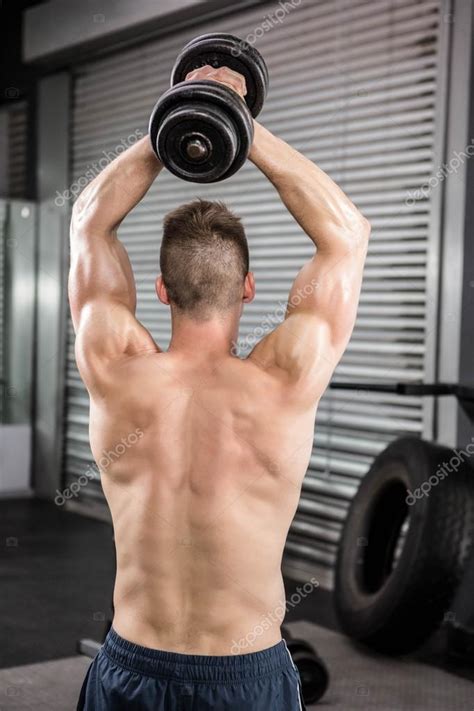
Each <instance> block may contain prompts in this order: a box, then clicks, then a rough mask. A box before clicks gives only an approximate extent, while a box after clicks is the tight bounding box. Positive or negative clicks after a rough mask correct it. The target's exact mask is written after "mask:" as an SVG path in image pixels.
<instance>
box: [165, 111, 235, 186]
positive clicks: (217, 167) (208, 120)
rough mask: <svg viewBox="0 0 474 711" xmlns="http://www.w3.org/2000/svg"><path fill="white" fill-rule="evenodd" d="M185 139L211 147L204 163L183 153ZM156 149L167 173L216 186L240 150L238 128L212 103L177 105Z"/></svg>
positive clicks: (167, 118) (171, 112)
mask: <svg viewBox="0 0 474 711" xmlns="http://www.w3.org/2000/svg"><path fill="white" fill-rule="evenodd" d="M183 138H198V140H201V142H202V143H204V144H205V145H208V146H212V149H211V150H210V152H209V155H208V156H207V158H206V159H205V160H201V161H193V160H192V159H190V158H189V157H188V156H187V155H186V153H185V151H184V150H183ZM156 143H157V150H158V155H159V157H160V160H162V161H163V162H164V163H165V164H166V167H167V168H168V170H169V171H170V172H171V173H173V174H174V175H177V176H178V177H179V178H181V179H183V180H190V181H192V182H195V183H215V182H217V181H219V180H222V178H223V176H224V175H225V174H226V172H227V171H228V169H229V168H230V167H231V166H232V165H233V163H234V161H235V158H236V155H237V151H238V148H239V138H238V135H237V133H236V130H235V126H234V124H233V122H232V121H231V119H230V118H229V117H228V115H227V114H226V112H225V111H222V110H221V109H220V108H218V107H217V106H214V105H211V104H209V103H203V104H200V103H199V102H194V103H193V108H192V113H190V111H189V105H184V106H183V105H181V104H179V105H177V106H176V107H175V108H174V109H172V110H171V111H169V112H168V113H167V114H166V115H165V117H164V118H163V121H162V122H161V124H160V128H159V130H158V135H157V141H156Z"/></svg>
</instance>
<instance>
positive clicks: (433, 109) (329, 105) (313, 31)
mask: <svg viewBox="0 0 474 711" xmlns="http://www.w3.org/2000/svg"><path fill="white" fill-rule="evenodd" d="M275 7H278V6H273V5H272V6H266V5H265V6H262V7H260V8H258V9H252V10H247V11H245V12H242V13H239V14H234V15H232V16H230V17H229V18H227V19H225V18H224V19H220V20H219V21H217V22H213V23H212V24H211V23H205V24H202V25H199V26H198V27H193V28H191V29H189V28H188V29H186V31H180V32H179V33H176V34H173V35H170V36H166V37H164V38H162V39H160V40H158V41H154V42H152V43H147V44H145V45H143V46H140V47H138V48H134V49H132V50H128V51H124V52H121V53H120V54H117V55H114V56H111V57H108V58H104V59H102V60H100V61H95V62H93V63H90V64H87V65H85V66H82V67H81V68H80V69H79V70H78V71H77V76H76V78H75V94H74V108H73V144H72V164H73V172H74V175H73V180H74V181H76V183H77V184H78V183H79V181H80V179H81V178H82V177H83V176H86V177H87V176H89V177H90V176H91V173H95V172H97V168H96V167H94V166H96V165H97V162H98V161H101V159H105V160H107V159H106V156H109V158H110V157H111V154H114V153H117V152H120V151H121V150H122V149H121V148H120V146H121V142H122V141H124V142H127V140H128V137H129V136H130V135H132V134H133V133H134V131H135V130H136V129H137V128H140V129H141V130H142V131H143V133H145V131H146V122H147V117H148V115H149V112H150V110H151V107H152V106H153V104H154V102H155V100H156V98H157V97H158V96H159V95H160V94H161V93H162V92H163V91H164V90H165V89H166V88H167V84H168V77H169V72H170V70H171V67H172V64H173V61H174V58H175V56H176V54H177V52H178V50H179V49H180V48H181V47H182V46H183V45H184V43H185V42H186V41H188V40H189V39H190V38H191V37H192V36H195V35H197V34H199V33H201V32H207V31H219V30H220V31H228V32H232V33H234V34H237V35H239V36H242V37H245V36H247V35H249V33H254V34H257V35H258V36H259V39H258V43H257V44H258V47H259V49H261V51H262V53H263V54H264V56H265V58H266V60H267V62H268V65H269V70H270V78H271V87H270V92H269V96H268V100H267V103H266V106H265V108H264V111H263V113H262V116H261V120H262V123H264V124H265V125H266V126H268V128H269V129H270V130H272V131H274V132H275V133H277V134H278V135H280V136H282V137H283V138H284V139H285V140H287V141H288V142H290V143H291V144H293V145H294V146H295V147H296V148H297V149H299V150H301V151H302V152H304V153H305V154H306V155H307V156H308V157H309V158H311V159H314V160H316V161H317V163H318V164H319V165H320V166H321V167H322V168H323V169H324V170H326V171H327V172H328V173H329V174H330V175H331V176H332V177H333V178H334V179H335V180H337V181H338V182H339V183H340V184H341V186H342V187H343V188H344V189H345V190H346V191H347V192H348V194H349V195H350V196H351V197H352V199H353V200H354V201H355V203H356V204H357V205H358V206H359V207H360V209H361V210H362V212H363V213H364V214H365V215H366V216H367V217H368V218H369V219H370V220H371V222H372V228H373V232H372V239H371V244H370V250H369V256H368V260H367V267H366V271H365V278H364V286H363V292H362V297H361V302H360V309H359V314H358V321H357V325H356V328H355V332H354V335H353V338H352V340H351V342H350V344H349V347H348V349H347V352H346V354H345V356H344V358H343V360H342V362H341V364H340V366H339V368H338V370H337V374H336V375H337V377H338V378H339V379H344V380H356V381H361V380H364V379H365V380H371V381H372V380H375V379H380V380H396V379H399V380H419V379H422V378H423V377H424V376H425V375H426V372H427V369H428V372H430V371H429V368H430V365H429V361H428V358H427V348H426V338H427V337H428V336H429V335H430V333H432V329H433V324H432V323H431V322H430V319H431V316H429V304H430V303H433V301H434V299H435V289H434V282H435V277H433V264H434V262H435V261H436V260H434V262H432V261H430V260H432V259H433V256H432V255H433V253H434V252H435V251H436V245H437V235H436V232H437V230H436V229H435V228H436V214H435V212H436V206H434V205H433V200H432V198H431V197H430V195H429V194H425V195H424V198H423V199H422V200H417V201H414V200H410V199H407V198H409V196H410V195H411V194H412V192H411V191H414V190H416V189H419V188H420V186H423V185H424V184H425V183H426V181H427V180H428V179H429V177H430V176H431V175H432V172H433V166H434V162H435V160H436V156H437V155H438V154H439V151H440V146H439V143H440V139H439V135H440V134H441V131H440V129H439V121H438V118H437V117H438V113H437V106H438V104H439V100H438V98H437V97H438V93H439V92H438V88H439V78H440V76H441V69H442V63H443V62H444V61H445V60H444V57H442V56H441V53H440V49H439V31H440V24H441V23H440V13H441V11H442V8H441V0H434V1H432V0H419V1H418V2H413V0H371V1H370V2H359V1H357V0H351V1H349V0H343V1H338V2H333V1H331V2H329V1H325V2H307V3H302V2H299V3H297V2H296V1H295V2H294V4H293V9H291V8H292V5H291V3H286V4H285V7H286V13H285V17H284V19H282V21H281V23H278V22H276V20H275V17H274V15H272V14H271V13H272V10H273V12H274V11H275ZM280 15H281V13H280ZM271 18H273V20H272V19H271ZM265 21H267V24H266V25H264V22H265ZM272 22H273V25H274V26H273V27H272V26H271V23H272ZM265 27H266V29H265ZM101 162H102V165H103V161H101ZM196 195H200V196H202V197H209V198H212V199H222V200H224V201H225V202H226V203H228V204H229V205H230V206H231V207H232V208H233V209H235V210H236V211H237V212H238V213H239V214H241V215H242V216H243V218H244V223H245V226H246V229H247V234H248V237H249V242H250V249H251V267H252V269H253V271H254V272H255V274H256V279H257V298H256V300H255V302H254V303H253V304H250V305H249V306H247V308H246V310H245V314H244V317H243V319H242V327H241V341H242V343H245V342H247V341H248V337H249V334H250V338H252V334H253V333H254V331H255V329H257V328H258V327H259V326H261V325H262V322H263V321H264V319H265V318H268V315H269V314H272V313H273V312H274V310H275V309H276V308H277V307H278V304H279V302H280V301H286V299H287V296H288V291H289V288H290V285H291V282H292V280H293V278H294V276H295V274H296V272H297V271H298V269H299V268H300V267H301V266H302V264H303V263H304V262H305V260H306V259H307V258H309V256H310V254H311V251H312V250H311V244H310V242H309V240H308V238H307V237H305V236H304V235H303V234H302V233H301V231H300V230H299V229H298V228H297V226H296V225H295V224H294V222H293V221H292V219H291V218H290V217H289V216H288V214H287V213H286V211H285V208H284V207H283V206H282V205H281V204H280V202H279V200H278V198H277V196H276V194H275V192H274V190H273V188H272V187H271V185H270V184H269V183H268V182H267V181H266V180H265V179H264V178H263V177H262V176H261V175H260V174H259V172H258V171H257V170H256V169H255V168H254V167H253V166H252V165H250V164H248V165H246V166H245V167H244V168H243V169H242V170H241V171H240V173H239V174H238V175H236V176H235V177H233V178H232V179H231V180H229V181H228V182H226V183H224V184H217V185H212V186H200V185H199V186H198V185H193V184H189V183H185V182H182V181H179V180H177V179H176V178H174V177H172V176H171V175H169V174H162V176H160V178H159V179H158V181H157V183H156V184H155V186H153V187H152V189H151V191H150V193H149V195H148V196H147V197H146V199H145V200H144V201H143V202H142V204H140V205H139V206H138V207H137V208H136V209H135V211H134V212H133V214H131V215H130V216H129V217H128V218H127V220H126V221H125V222H124V224H123V226H122V227H121V230H120V236H121V239H122V241H123V242H124V244H125V245H126V247H127V249H128V252H129V254H130V257H131V260H132V263H133V267H134V270H135V276H136V281H137V289H138V318H139V319H140V320H142V321H143V322H144V324H145V325H146V326H147V328H149V329H150V330H151V332H152V333H153V335H154V337H155V338H156V340H157V342H158V343H159V344H160V345H161V347H166V345H167V343H168V340H169V336H170V325H169V318H168V312H167V309H166V308H165V307H163V306H162V305H161V304H159V303H158V302H157V300H156V297H155V294H154V283H153V282H154V278H155V276H156V273H157V271H158V254H159V237H160V230H161V222H162V218H163V215H164V214H165V213H166V212H167V211H168V210H170V209H172V208H173V207H175V206H177V205H178V204H180V203H182V202H185V201H187V200H190V199H192V198H193V197H195V196H196ZM430 254H431V257H430V256H429V255H430ZM257 333H258V331H257ZM316 424H317V426H316V434H315V441H314V443H315V446H314V451H313V456H312V458H311V463H310V468H309V471H308V474H307V476H306V479H305V482H304V485H303V492H302V498H301V503H300V507H299V510H298V513H297V515H296V517H295V520H294V523H293V525H292V528H291V531H290V534H289V537H288V543H287V555H286V561H287V565H290V566H291V567H292V568H293V569H294V570H299V571H301V572H302V574H307V572H308V571H311V570H315V569H316V568H319V566H323V567H325V568H326V569H328V570H331V568H332V566H333V563H334V556H335V552H336V549H337V542H338V538H339V535H340V530H341V525H342V523H343V521H344V517H345V515H346V510H347V506H348V503H349V501H350V499H351V498H352V496H353V495H354V493H355V491H356V489H357V486H358V482H359V480H360V478H361V477H362V476H363V475H364V474H365V472H366V471H367V469H368V467H369V465H370V463H371V461H372V459H373V457H374V456H375V455H376V454H377V453H378V452H379V451H381V450H382V449H383V448H384V447H385V446H386V444H387V443H388V442H389V441H390V440H392V439H393V438H394V437H396V436H397V435H399V434H401V433H410V434H421V433H422V432H424V433H425V434H429V419H427V417H426V413H425V411H424V406H423V402H422V400H421V399H420V398H417V397H405V398H400V397H398V396H395V395H384V394H369V393H365V394H363V395H361V394H358V393H350V392H343V391H333V392H328V393H327V394H326V395H325V397H324V399H323V401H322V403H321V405H320V409H319V414H318V418H317V423H316ZM64 453H65V456H64V464H65V474H66V484H67V483H70V482H71V481H73V480H74V479H75V478H77V477H78V476H80V475H81V474H82V473H84V472H85V470H86V469H87V467H88V466H89V464H90V462H91V452H90V449H89V445H88V399H87V395H86V392H85V390H84V388H83V386H82V384H81V381H80V379H79V376H78V373H77V370H76V367H75V364H74V351H73V334H72V330H71V327H70V326H69V350H68V360H67V412H66V432H65V447H64ZM100 496H101V493H100V487H99V486H98V485H96V484H94V483H91V484H89V485H87V486H85V487H83V488H82V490H81V498H82V500H83V501H87V500H88V499H89V500H91V499H93V498H96V499H97V498H100Z"/></svg>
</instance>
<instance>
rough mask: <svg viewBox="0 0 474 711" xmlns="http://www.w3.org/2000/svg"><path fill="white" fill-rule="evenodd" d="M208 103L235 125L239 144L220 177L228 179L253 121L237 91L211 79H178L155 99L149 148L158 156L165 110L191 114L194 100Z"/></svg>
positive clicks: (241, 154) (248, 140) (245, 148)
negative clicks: (177, 110) (182, 109)
mask: <svg viewBox="0 0 474 711" xmlns="http://www.w3.org/2000/svg"><path fill="white" fill-rule="evenodd" d="M196 102H197V103H199V104H203V103H204V104H209V105H210V106H211V107H213V106H217V107H218V108H219V109H220V110H223V111H224V112H225V113H226V115H227V116H228V117H229V118H230V120H231V121H232V122H233V124H234V125H235V131H236V134H237V136H238V142H239V147H238V151H237V155H236V157H235V161H234V163H233V164H232V165H231V166H230V167H229V170H228V171H227V172H226V174H225V175H224V176H223V177H222V178H220V180H223V179H224V178H228V177H230V176H231V175H233V174H234V173H235V172H236V171H237V170H239V168H240V167H241V166H242V165H243V163H244V162H245V160H246V158H247V156H248V152H249V149H250V146H251V145H252V141H253V121H252V117H251V116H250V113H249V110H248V108H247V106H246V104H245V102H244V101H243V100H242V99H241V98H240V96H239V95H238V94H236V93H235V92H234V91H232V90H231V89H229V88H228V87H226V86H224V85H222V84H219V83H218V82H215V81H206V80H203V81H192V82H181V84H176V85H175V86H173V87H172V88H171V89H168V91H167V92H165V94H163V96H161V98H160V99H159V100H158V102H157V104H156V106H155V108H154V109H153V112H152V114H151V117H150V124H149V133H150V139H151V143H152V146H153V150H154V151H155V153H156V154H157V155H158V152H157V146H156V138H157V134H158V130H159V126H160V124H161V122H162V121H163V119H164V117H165V116H166V114H167V113H168V112H169V111H173V110H175V109H176V107H178V106H179V107H180V108H181V107H184V106H186V105H187V106H188V107H189V112H190V116H191V117H192V108H193V104H194V103H196Z"/></svg>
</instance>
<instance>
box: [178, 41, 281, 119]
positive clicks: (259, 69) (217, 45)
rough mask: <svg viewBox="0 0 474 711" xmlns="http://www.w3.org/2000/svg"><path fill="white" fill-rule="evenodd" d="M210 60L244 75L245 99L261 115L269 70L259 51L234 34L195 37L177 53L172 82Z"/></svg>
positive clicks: (208, 62) (254, 112) (179, 80)
mask: <svg viewBox="0 0 474 711" xmlns="http://www.w3.org/2000/svg"><path fill="white" fill-rule="evenodd" d="M207 64H209V65H210V66H213V67H221V66H227V67H229V68H230V69H233V70H234V71H236V72H239V74H242V75H243V76H244V77H245V81H246V84H247V95H246V97H245V101H246V103H247V106H248V107H249V109H250V112H251V114H252V116H254V117H255V116H258V114H259V113H260V111H261V109H262V106H263V103H264V101H265V97H266V94H267V89H268V70H267V66H266V64H265V61H264V59H263V57H262V55H261V54H260V52H258V51H257V50H256V49H255V48H254V47H251V46H250V45H249V44H247V43H246V42H242V41H241V40H240V39H239V38H238V37H234V36H233V35H227V34H220V33H211V34H207V35H202V36H201V37H196V38H195V39H194V40H192V41H191V42H189V43H188V44H187V45H186V46H185V47H184V49H183V50H182V51H181V53H180V54H179V55H178V58H177V60H176V62H175V65H174V67H173V71H172V73H171V85H172V86H174V85H175V84H177V83H180V82H182V81H184V80H185V78H186V76H187V74H188V73H189V72H191V71H193V70H194V69H198V68H199V67H203V66H205V65H207Z"/></svg>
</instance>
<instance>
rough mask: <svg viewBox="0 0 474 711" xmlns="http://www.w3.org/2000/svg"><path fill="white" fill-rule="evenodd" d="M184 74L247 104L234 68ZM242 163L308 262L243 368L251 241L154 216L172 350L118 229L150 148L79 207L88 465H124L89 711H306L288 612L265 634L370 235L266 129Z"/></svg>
mask: <svg viewBox="0 0 474 711" xmlns="http://www.w3.org/2000/svg"><path fill="white" fill-rule="evenodd" d="M188 78H189V79H190V80H193V79H199V78H205V79H214V80H216V81H220V82H222V83H224V84H227V85H229V86H230V87H232V88H233V89H234V90H235V91H237V92H238V93H239V94H240V95H241V96H244V95H245V82H244V80H243V78H242V77H241V76H240V75H238V74H235V73H234V72H232V71H231V70H228V69H226V68H221V69H217V70H216V69H212V68H211V67H204V68H202V69H200V70H198V71H196V72H193V73H191V75H189V77H188ZM250 160H251V161H252V162H253V163H254V164H255V165H256V166H257V167H258V168H259V169H260V170H261V171H262V172H263V174H264V175H265V176H266V177H267V178H268V179H269V180H270V181H271V182H272V183H273V185H274V186H275V188H276V190H277V191H278V193H279V196H280V198H281V200H282V201H283V202H284V204H285V205H286V207H287V208H288V210H289V211H290V213H291V214H292V215H293V216H294V218H295V220H296V221H297V223H298V224H299V225H300V227H301V228H302V230H304V231H305V232H306V234H307V235H308V237H309V238H310V239H311V240H312V242H313V243H314V245H315V248H317V249H315V254H314V256H313V257H312V259H311V260H310V261H309V262H308V263H307V264H306V265H305V266H303V268H302V270H301V271H300V273H299V274H298V276H297V278H296V280H295V283H294V285H293V287H292V290H291V293H290V297H289V305H288V309H287V314H286V318H285V320H284V321H283V322H282V323H281V325H279V326H278V327H277V328H276V329H275V330H274V331H273V332H272V333H270V334H268V335H267V336H266V337H265V338H264V339H263V340H261V341H260V342H259V343H258V345H257V346H256V347H255V348H254V350H253V351H252V352H251V353H250V355H249V356H248V357H247V358H245V359H240V358H238V357H235V356H234V355H233V354H232V352H233V344H234V343H235V341H236V340H237V333H238V327H239V320H240V317H241V315H242V311H243V307H244V304H245V303H248V302H250V301H251V300H252V299H253V297H254V293H255V284H254V278H253V275H252V273H250V272H249V271H248V247H247V242H246V237H245V233H244V230H243V227H242V225H241V223H240V220H239V219H238V218H237V217H236V216H234V215H233V214H232V213H231V212H230V211H229V210H228V209H227V208H226V207H225V206H224V205H222V204H221V203H211V202H205V201H195V202H193V203H190V204H188V205H183V206H181V207H179V208H178V209H176V210H175V211H174V212H172V213H170V214H169V215H168V216H167V217H166V218H165V222H164V233H163V242H162V247H161V258H160V266H161V276H159V277H158V278H157V280H156V292H157V296H158V298H159V300H160V301H161V302H162V303H164V304H166V305H169V307H170V309H171V319H172V338H171V342H170V346H169V348H168V350H167V351H161V350H160V348H159V347H158V345H157V344H156V343H155V342H154V340H153V338H152V337H151V335H150V333H149V332H148V331H147V330H146V329H145V328H144V326H142V324H140V323H139V322H138V321H137V320H136V318H135V303H136V294H135V284H134V279H133V274H132V269H131V266H130V262H129V259H128V256H127V253H126V250H125V249H124V247H123V245H122V244H121V243H120V241H119V240H118V238H117V228H118V227H119V225H120V223H121V222H122V220H123V219H124V218H125V217H126V215H127V214H128V213H129V212H130V211H131V210H132V209H133V208H134V207H135V205H137V203H138V202H140V200H141V199H142V198H143V196H144V195H145V193H146V192H147V191H148V189H149V188H150V186H151V185H152V184H153V182H154V180H155V178H156V177H157V176H158V174H159V173H160V171H161V169H162V165H161V164H160V162H159V161H158V160H157V158H156V157H155V155H154V153H153V151H152V149H151V146H150V142H149V139H148V138H144V139H143V140H141V141H140V142H138V143H137V144H135V145H134V146H133V147H132V148H130V149H128V150H127V151H126V152H125V153H123V154H122V155H121V156H120V157H118V158H117V159H116V160H114V161H113V163H111V164H110V165H109V166H108V167H107V168H106V169H105V170H104V171H103V172H102V173H101V174H100V175H99V176H98V177H97V178H96V179H95V180H94V181H93V182H92V183H91V184H90V185H89V186H88V187H87V188H86V189H85V190H84V192H83V193H82V195H81V196H80V198H79V199H78V201H77V203H76V205H75V207H74V210H73V216H72V224H71V271H70V279H69V297H70V304H71V311H72V318H73V323H74V328H75V332H76V358H77V363H78V367H79V370H80V373H81V376H82V379H83V381H84V383H85V385H86V387H87V389H88V391H89V394H90V402H91V406H90V440H91V446H92V451H93V454H94V457H95V458H96V461H97V462H99V463H100V460H101V457H102V455H103V452H104V451H110V450H112V451H113V452H115V453H117V452H119V451H120V456H114V457H113V458H112V463H111V464H110V465H109V466H108V467H107V468H104V469H103V470H102V472H101V476H102V485H103V489H104V493H105V496H106V498H107V501H108V503H109V506H110V510H111V513H112V518H113V524H114V531H115V544H116V549H117V576H116V582H115V591H114V607H115V616H114V620H113V629H112V630H111V631H110V633H109V635H108V638H107V640H106V642H105V643H104V645H103V647H102V648H101V651H100V652H99V654H98V656H97V657H96V659H95V660H94V662H93V663H92V665H91V667H90V669H89V672H88V674H87V677H86V680H85V682H84V685H83V689H82V692H81V698H80V701H79V706H78V708H80V709H86V710H87V711H92V710H93V711H97V710H98V709H100V710H102V709H111V710H113V711H116V710H117V709H127V710H130V709H140V710H147V711H148V710H151V709H153V710H154V711H165V710H166V711H168V710H169V711H177V710H178V709H193V710H194V711H200V710H201V709H222V710H223V711H225V710H228V711H238V710H239V711H240V710H241V709H246V711H270V710H271V711H293V710H295V711H296V709H301V708H303V703H302V700H301V691H300V686H299V678H298V673H297V671H296V669H295V667H294V665H293V664H292V662H291V657H290V656H289V654H288V650H287V648H286V645H285V642H284V641H282V638H281V631H280V624H281V621H282V617H283V615H282V614H280V618H279V619H277V621H276V622H275V623H274V624H270V625H268V624H267V625H262V624H261V623H262V619H264V618H267V619H268V618H269V617H271V613H272V612H273V611H276V610H279V611H280V612H281V610H282V609H283V607H284V587H283V580H282V574H281V559H282V554H283V549H284V545H285V539H286V536H287V533H288V529H289V526H290V523H291V521H292V519H293V516H294V514H295V511H296V508H297V504H298V499H299V496H300V491H301V486H302V481H303V478H304V475H305V472H306V469H307V466H308V461H309V457H310V454H311V451H312V446H313V429H314V421H315V416H316V410H317V406H318V402H319V400H320V398H321V396H322V394H323V392H324V390H325V388H326V386H327V384H328V382H329V379H330V377H331V375H332V373H333V371H334V368H335V366H336V364H337V363H338V361H339V359H340V357H341V355H342V353H343V352H344V349H345V348H346V345H347V343H348V340H349V338H350V335H351V332H352V329H353V325H354V320H355V317H356V311H357V304H358V299H359V293H360V287H361V281H362V272H363V267H364V261H365V257H366V252H367V244H368V237H369V232H370V228H369V224H368V222H367V220H366V219H365V218H364V217H363V216H362V215H361V214H360V213H359V211H358V210H357V209H356V207H355V206H354V205H353V204H352V202H351V201H350V200H349V199H348V198H347V197H346V195H344V193H343V192H342V191H341V190H340V189H339V187H338V186H337V185H336V184H335V183H334V182H333V181H332V180H331V179H330V178H329V177H328V176H327V175H326V174H325V173H324V172H323V171H322V170H320V169H319V168H318V167H317V166H316V165H314V164H313V163H312V162H310V161H309V160H307V159H306V158H305V157H303V156H302V155H301V154H300V153H298V152H297V151H295V150H294V149H292V148H291V147H290V146H288V145H287V144H286V143H285V142H284V141H282V140H280V139H279V138H276V137H275V136H273V135H272V134H271V133H270V132H269V131H267V130H266V129H265V128H263V127H262V126H261V125H260V124H258V123H255V140H254V143H253V146H252V149H251V153H250ZM157 239H158V236H157ZM305 287H306V288H305ZM120 443H121V447H120V448H119V446H118V445H120ZM99 466H100V464H99ZM282 603H283V604H282ZM273 617H274V615H273ZM252 632H253V634H251V633H252ZM246 639H247V640H253V643H249V644H247V645H242V643H241V641H242V640H246ZM236 645H237V647H236ZM236 651H237V653H236Z"/></svg>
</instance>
